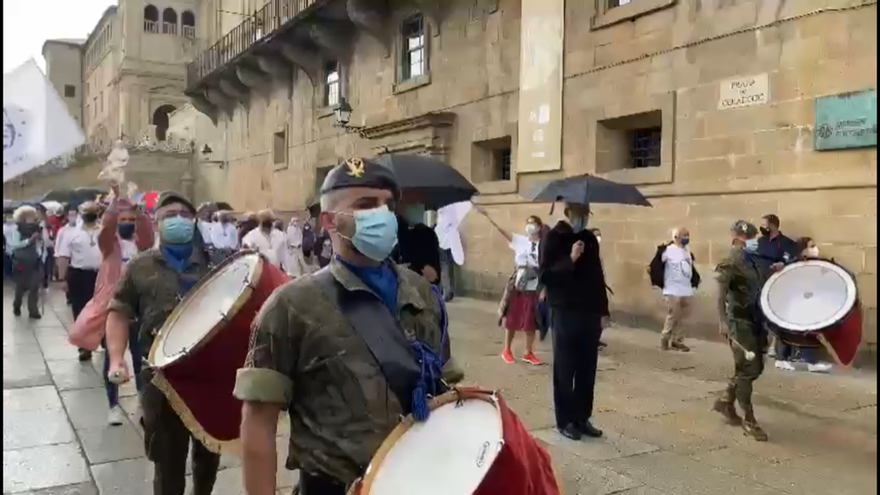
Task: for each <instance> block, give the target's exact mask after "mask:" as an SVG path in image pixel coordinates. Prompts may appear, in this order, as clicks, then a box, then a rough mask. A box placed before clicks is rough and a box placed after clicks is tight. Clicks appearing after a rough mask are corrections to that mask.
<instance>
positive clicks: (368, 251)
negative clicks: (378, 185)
mask: <svg viewBox="0 0 880 495" xmlns="http://www.w3.org/2000/svg"><path fill="white" fill-rule="evenodd" d="M349 215H353V216H354V225H355V232H354V235H353V236H352V237H351V239H350V240H351V243H352V244H353V245H354V247H355V249H357V250H358V251H360V253H361V254H363V255H364V256H366V257H367V258H370V259H371V260H374V261H384V260H385V259H386V258H388V256H389V255H390V254H391V251H393V250H394V248H395V247H396V246H397V217H396V216H395V215H394V212H392V211H391V210H389V209H388V207H387V206H380V207H379V208H374V209H371V210H361V211H356V212H354V213H349Z"/></svg>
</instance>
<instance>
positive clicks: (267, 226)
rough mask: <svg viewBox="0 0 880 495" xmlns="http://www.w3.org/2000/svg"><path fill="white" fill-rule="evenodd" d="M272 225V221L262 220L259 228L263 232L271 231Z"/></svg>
mask: <svg viewBox="0 0 880 495" xmlns="http://www.w3.org/2000/svg"><path fill="white" fill-rule="evenodd" d="M273 225H274V222H272V220H263V221H262V222H260V227H263V229H265V230H269V229H271V228H272V226H273Z"/></svg>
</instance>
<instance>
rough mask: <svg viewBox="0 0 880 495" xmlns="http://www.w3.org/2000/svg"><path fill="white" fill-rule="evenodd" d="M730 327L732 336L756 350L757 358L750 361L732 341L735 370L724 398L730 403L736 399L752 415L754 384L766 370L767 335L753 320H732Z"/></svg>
mask: <svg viewBox="0 0 880 495" xmlns="http://www.w3.org/2000/svg"><path fill="white" fill-rule="evenodd" d="M728 327H729V328H730V336H731V337H732V338H733V339H736V341H737V342H739V343H740V344H741V345H742V346H743V347H744V348H746V349H748V350H750V351H752V352H754V353H755V358H754V359H752V360H751V361H749V360H748V359H746V353H745V352H744V351H743V350H742V349H740V348H739V346H737V345H736V344H734V343H733V342H731V343H730V348H731V350H732V351H733V363H734V368H733V369H734V372H733V376H732V377H731V378H730V381H729V382H728V384H727V390H726V392H725V395H724V399H723V400H724V401H725V402H729V403H733V401H734V400H736V401H737V402H739V405H740V407H742V409H743V412H745V413H746V415H747V416H750V415H752V414H753V408H752V388H753V384H754V383H755V380H757V379H758V378H759V377H760V376H761V373H763V372H764V355H763V352H764V347H766V336H763V337H762V332H761V331H760V330H759V327H758V326H757V325H756V324H755V323H752V322H744V321H735V320H732V321H729V322H728Z"/></svg>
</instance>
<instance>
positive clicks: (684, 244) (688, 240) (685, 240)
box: [681, 237, 691, 246]
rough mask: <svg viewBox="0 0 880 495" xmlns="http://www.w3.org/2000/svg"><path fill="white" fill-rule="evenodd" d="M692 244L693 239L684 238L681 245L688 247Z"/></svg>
mask: <svg viewBox="0 0 880 495" xmlns="http://www.w3.org/2000/svg"><path fill="white" fill-rule="evenodd" d="M690 243H691V238H690V237H682V238H681V245H682V246H687V245H688V244H690Z"/></svg>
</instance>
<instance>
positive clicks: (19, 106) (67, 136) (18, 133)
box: [3, 59, 85, 183]
mask: <svg viewBox="0 0 880 495" xmlns="http://www.w3.org/2000/svg"><path fill="white" fill-rule="evenodd" d="M84 142H85V136H84V135H83V132H82V130H81V129H80V127H79V125H78V124H77V123H76V121H75V120H74V119H73V117H71V116H70V114H69V113H67V107H66V106H65V104H64V101H63V100H62V99H61V97H60V96H58V92H56V91H55V88H53V87H52V84H51V83H49V80H48V79H47V78H46V76H45V75H44V74H43V71H41V70H40V68H39V67H37V63H36V62H35V61H34V60H33V59H31V60H28V61H27V62H25V63H24V64H22V65H20V66H19V67H18V68H17V69H15V70H14V71H12V72H10V73H8V74H4V75H3V182H4V183H5V182H7V181H9V180H10V179H13V178H15V177H17V176H19V175H21V174H23V173H25V172H28V171H29V170H32V169H34V168H37V167H39V166H40V165H43V164H44V163H46V162H47V161H49V160H51V159H53V158H57V157H59V156H61V155H63V154H65V153H69V152H71V151H73V150H74V149H76V147H77V146H80V145H82V144H83V143H84Z"/></svg>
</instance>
